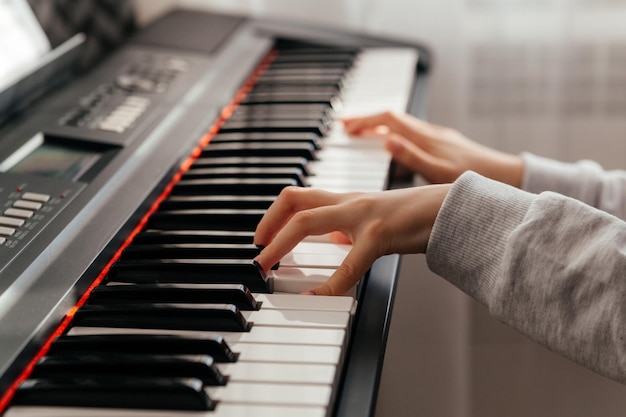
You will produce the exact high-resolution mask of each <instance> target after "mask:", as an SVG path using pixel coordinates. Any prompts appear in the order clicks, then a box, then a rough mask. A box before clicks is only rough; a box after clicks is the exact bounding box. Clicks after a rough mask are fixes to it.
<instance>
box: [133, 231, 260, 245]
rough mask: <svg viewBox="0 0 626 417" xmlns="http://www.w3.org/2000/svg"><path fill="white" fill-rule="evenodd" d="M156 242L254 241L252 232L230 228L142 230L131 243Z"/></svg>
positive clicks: (147, 243) (145, 243)
mask: <svg viewBox="0 0 626 417" xmlns="http://www.w3.org/2000/svg"><path fill="white" fill-rule="evenodd" d="M156 243H254V232H251V231H234V230H233V231H231V230H151V229H148V230H144V231H142V232H139V233H138V234H137V235H135V237H134V238H133V245H149V244H156Z"/></svg>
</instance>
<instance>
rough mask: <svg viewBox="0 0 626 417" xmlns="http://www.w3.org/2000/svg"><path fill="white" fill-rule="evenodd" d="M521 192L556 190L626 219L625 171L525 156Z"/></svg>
mask: <svg viewBox="0 0 626 417" xmlns="http://www.w3.org/2000/svg"><path fill="white" fill-rule="evenodd" d="M522 158H523V159H524V164H525V170H524V178H523V182H522V189H524V190H526V191H529V192H531V193H535V194H538V193H541V192H543V191H554V192H556V193H559V194H563V195H566V196H569V197H572V198H575V199H576V200H579V201H582V202H583V203H586V204H589V205H590V206H592V207H596V208H598V209H600V210H602V211H606V212H607V213H611V214H613V215H615V216H617V217H619V218H620V219H624V220H626V171H623V170H613V171H605V170H604V169H602V167H601V166H600V165H598V164H597V163H595V162H593V161H587V160H584V161H579V162H577V163H574V164H571V163H565V162H559V161H555V160H552V159H548V158H542V157H539V156H536V155H533V154H530V153H523V154H522Z"/></svg>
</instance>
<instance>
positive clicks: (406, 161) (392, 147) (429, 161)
mask: <svg viewBox="0 0 626 417" xmlns="http://www.w3.org/2000/svg"><path fill="white" fill-rule="evenodd" d="M385 149H386V150H387V151H388V152H389V153H390V154H391V157H392V158H393V160H394V161H396V162H398V163H399V164H400V165H402V166H404V167H406V168H408V169H410V170H411V171H413V172H415V173H418V174H421V175H422V176H424V177H425V178H426V179H427V180H429V181H433V179H435V178H437V177H438V176H440V175H437V174H438V173H439V174H441V172H442V170H443V166H442V161H441V160H439V159H438V158H436V157H434V156H433V155H431V154H429V153H428V152H426V151H424V150H423V149H422V148H420V147H419V146H417V145H415V144H414V143H413V142H411V141H409V140H407V139H405V138H403V137H402V136H398V135H389V136H387V138H386V139H385Z"/></svg>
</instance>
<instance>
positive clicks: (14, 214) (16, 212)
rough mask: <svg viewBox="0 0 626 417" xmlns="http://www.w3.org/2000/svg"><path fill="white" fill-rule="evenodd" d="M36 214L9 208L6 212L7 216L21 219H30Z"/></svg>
mask: <svg viewBox="0 0 626 417" xmlns="http://www.w3.org/2000/svg"><path fill="white" fill-rule="evenodd" d="M33 214H35V213H34V212H32V211H30V210H22V209H17V208H8V209H6V210H5V211H4V215H5V216H10V217H19V218H20V219H30V218H31V217H33Z"/></svg>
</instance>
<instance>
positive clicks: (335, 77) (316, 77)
mask: <svg viewBox="0 0 626 417" xmlns="http://www.w3.org/2000/svg"><path fill="white" fill-rule="evenodd" d="M345 80H346V76H345V71H344V70H343V69H335V70H330V71H326V70H324V69H318V68H311V69H297V68H287V69H282V70H277V71H267V72H265V73H264V74H263V75H262V76H261V77H260V78H259V81H258V82H257V84H255V88H256V89H257V91H260V90H263V89H265V88H273V87H278V86H280V87H283V88H284V87H300V86H310V87H311V88H317V87H332V88H333V89H335V90H336V91H341V90H342V89H343V88H344V87H345V85H346V82H345Z"/></svg>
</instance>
